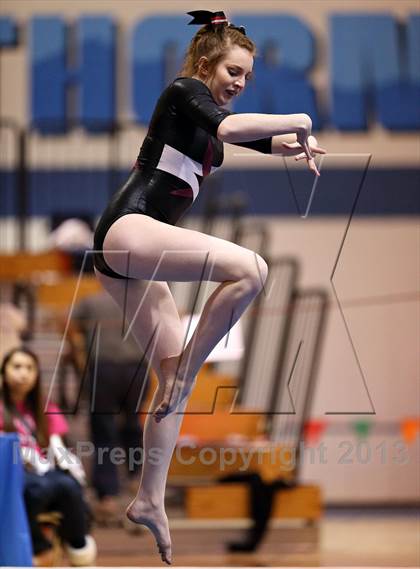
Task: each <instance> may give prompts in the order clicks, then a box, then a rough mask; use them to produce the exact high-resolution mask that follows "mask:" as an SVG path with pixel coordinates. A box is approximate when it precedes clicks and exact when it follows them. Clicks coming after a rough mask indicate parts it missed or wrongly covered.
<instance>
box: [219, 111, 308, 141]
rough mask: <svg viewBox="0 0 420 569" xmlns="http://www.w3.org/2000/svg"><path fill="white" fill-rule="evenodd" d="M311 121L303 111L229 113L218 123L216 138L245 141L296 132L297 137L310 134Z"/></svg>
mask: <svg viewBox="0 0 420 569" xmlns="http://www.w3.org/2000/svg"><path fill="white" fill-rule="evenodd" d="M311 129H312V121H311V119H310V117H309V115H306V114H304V113H299V114H293V115H268V114H260V113H240V114H236V115H229V116H227V117H226V118H225V119H223V121H222V122H221V123H220V124H219V128H218V129H217V138H218V139H219V140H222V141H223V142H230V143H233V142H247V141H248V140H258V139H259V138H266V137H269V136H276V135H277V134H288V133H296V135H298V138H299V137H300V136H302V137H306V138H307V137H308V136H309V135H310V134H311Z"/></svg>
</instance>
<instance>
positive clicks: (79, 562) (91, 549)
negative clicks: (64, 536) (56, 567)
mask: <svg viewBox="0 0 420 569" xmlns="http://www.w3.org/2000/svg"><path fill="white" fill-rule="evenodd" d="M65 549H66V553H67V556H68V558H69V561H70V564H71V565H72V566H73V567H86V566H88V565H95V561H96V554H97V548H96V541H95V540H94V539H93V537H92V536H91V535H87V536H86V545H85V546H84V547H77V548H75V547H71V546H70V545H66V547H65Z"/></svg>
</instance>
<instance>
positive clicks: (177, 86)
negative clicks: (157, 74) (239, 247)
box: [172, 77, 272, 154]
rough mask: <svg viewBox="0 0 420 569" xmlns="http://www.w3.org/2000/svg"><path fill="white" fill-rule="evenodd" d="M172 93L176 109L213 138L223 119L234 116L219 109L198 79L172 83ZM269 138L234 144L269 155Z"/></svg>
mask: <svg viewBox="0 0 420 569" xmlns="http://www.w3.org/2000/svg"><path fill="white" fill-rule="evenodd" d="M172 91H173V96H174V98H175V102H176V105H177V107H178V108H179V109H180V110H181V111H182V112H183V113H185V114H186V115H187V116H189V117H190V118H191V119H192V120H193V121H194V122H195V123H197V124H198V126H200V127H201V128H202V129H204V130H205V131H207V132H208V133H210V134H211V135H212V136H214V137H216V136H217V129H218V128H219V125H220V123H221V122H222V121H223V119H225V118H226V117H228V116H229V115H233V114H235V113H232V112H231V111H228V110H226V109H223V108H222V107H220V106H219V105H218V104H217V103H216V101H215V100H214V99H213V97H212V95H211V92H210V89H209V88H208V87H207V85H205V84H204V83H203V82H202V81H200V80H199V79H193V78H192V77H182V78H180V79H176V80H175V81H174V82H173V83H172ZM271 138H272V137H268V138H261V139H259V140H250V141H248V142H235V143H234V144H235V145H237V146H243V147H245V148H251V149H252V150H257V151H258V152H262V153H264V154H271Z"/></svg>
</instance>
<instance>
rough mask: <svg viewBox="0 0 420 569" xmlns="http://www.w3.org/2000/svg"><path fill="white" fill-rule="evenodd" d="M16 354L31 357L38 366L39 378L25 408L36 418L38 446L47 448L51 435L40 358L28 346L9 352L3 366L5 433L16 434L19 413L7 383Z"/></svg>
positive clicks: (1, 369)
mask: <svg viewBox="0 0 420 569" xmlns="http://www.w3.org/2000/svg"><path fill="white" fill-rule="evenodd" d="M15 354H25V355H27V356H29V357H30V358H32V360H33V361H34V363H35V365H36V369H37V376H36V381H35V385H34V386H33V388H32V390H31V391H30V392H29V393H28V394H27V396H26V399H25V406H26V407H27V408H28V410H29V411H31V413H32V414H33V416H34V418H35V424H36V433H35V437H36V440H37V442H38V444H39V445H40V446H41V447H46V446H48V442H49V433H48V424H47V419H46V416H45V412H44V397H43V394H42V387H41V371H40V364H39V359H38V356H37V355H36V354H34V352H32V350H30V349H29V348H27V347H26V346H21V347H18V348H13V349H12V350H10V351H9V352H7V353H6V355H5V356H4V358H3V361H2V364H1V368H0V376H1V379H2V388H1V391H0V399H1V400H2V401H3V421H4V431H5V432H6V433H14V432H16V428H15V426H14V424H13V419H14V418H16V416H17V412H16V407H15V404H14V403H13V400H12V397H11V393H10V388H9V386H8V383H7V381H6V375H7V366H8V364H9V363H10V360H11V359H12V358H13V356H14V355H15Z"/></svg>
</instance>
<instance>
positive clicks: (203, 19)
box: [187, 10, 246, 36]
mask: <svg viewBox="0 0 420 569" xmlns="http://www.w3.org/2000/svg"><path fill="white" fill-rule="evenodd" d="M187 14H188V15H189V16H192V17H193V19H192V20H191V22H188V25H191V24H192V25H199V26H203V25H206V24H212V26H213V27H214V28H215V29H216V27H217V26H218V25H219V24H227V25H228V26H229V27H231V28H234V29H235V30H238V31H239V32H241V33H242V34H244V36H246V32H245V28H244V27H243V26H239V27H237V26H234V25H233V24H231V23H230V22H229V21H228V19H227V18H226V15H225V13H224V12H222V11H220V12H210V11H209V10H193V11H192V12H187Z"/></svg>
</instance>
